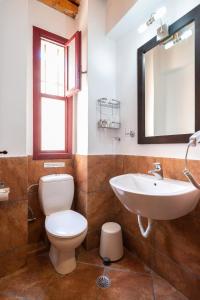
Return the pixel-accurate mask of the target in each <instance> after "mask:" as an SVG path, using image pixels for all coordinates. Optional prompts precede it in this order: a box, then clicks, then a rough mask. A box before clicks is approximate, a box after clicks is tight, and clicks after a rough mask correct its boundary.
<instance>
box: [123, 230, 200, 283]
mask: <svg viewBox="0 0 200 300" xmlns="http://www.w3.org/2000/svg"><path fill="white" fill-rule="evenodd" d="M125 231H127V232H128V234H130V235H131V237H132V238H133V239H134V240H135V241H139V242H140V243H143V241H142V240H140V239H138V238H135V237H134V236H133V235H132V233H131V232H130V231H129V230H125ZM150 247H151V249H152V250H153V251H154V252H155V251H156V252H158V254H159V255H161V256H163V257H166V258H167V259H168V260H170V261H171V262H172V263H173V264H175V265H176V266H177V267H178V268H180V269H181V270H183V271H184V272H186V273H190V274H191V275H192V276H193V277H194V278H195V279H198V280H199V279H200V275H198V274H195V273H193V272H192V271H191V269H189V268H187V267H186V266H185V265H184V266H183V265H180V264H178V263H177V262H176V261H175V260H173V259H172V258H171V257H169V256H167V255H166V254H164V253H162V252H160V251H159V250H157V249H156V248H155V247H153V246H152V245H150ZM139 259H140V260H141V261H142V259H141V258H139ZM143 263H144V262H143ZM144 264H145V263H144ZM147 267H148V266H147ZM149 268H150V269H153V267H152V265H151V266H150V267H149Z"/></svg>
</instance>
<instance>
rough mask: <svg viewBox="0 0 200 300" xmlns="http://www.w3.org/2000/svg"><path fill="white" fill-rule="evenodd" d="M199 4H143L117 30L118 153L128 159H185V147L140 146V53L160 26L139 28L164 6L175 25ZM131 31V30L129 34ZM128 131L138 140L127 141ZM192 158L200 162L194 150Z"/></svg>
mask: <svg viewBox="0 0 200 300" xmlns="http://www.w3.org/2000/svg"><path fill="white" fill-rule="evenodd" d="M198 4H200V1H199V0H190V1H188V0H176V1H171V0H154V1H149V0H140V1H138V2H137V3H136V5H135V10H132V11H130V12H129V13H128V16H126V17H128V21H129V22H127V20H126V21H125V20H124V22H123V26H122V27H121V30H120V26H119V27H118V28H117V31H115V33H114V38H117V85H116V86H117V97H118V98H119V100H121V117H122V118H121V121H122V128H121V142H120V143H119V147H118V153H120V154H128V155H147V156H165V157H177V158H184V155H185V150H186V144H170V145H169V144H161V145H154V144H151V145H138V143H137V49H138V48H139V47H140V46H142V45H143V44H145V43H146V42H147V41H148V40H150V39H151V38H152V37H153V36H155V33H156V27H157V26H158V24H153V25H152V26H150V27H149V28H148V30H147V31H146V32H145V33H144V34H139V33H138V32H137V28H138V26H139V25H140V24H142V23H144V22H145V20H146V19H147V18H148V17H149V16H150V14H151V13H152V12H153V11H155V10H156V9H157V8H159V7H161V6H163V5H164V6H166V7H167V14H166V16H165V20H166V21H167V23H168V24H172V23H173V22H175V21H176V20H177V19H179V18H180V17H181V16H183V15H184V14H186V13H187V12H189V11H190V10H191V9H193V8H194V7H195V6H197V5H198ZM130 29H131V30H130ZM126 128H131V129H133V130H134V131H135V132H136V137H135V138H129V137H125V135H124V132H125V129H126ZM190 157H191V158H194V159H200V151H199V149H196V148H194V149H192V150H191V152H190Z"/></svg>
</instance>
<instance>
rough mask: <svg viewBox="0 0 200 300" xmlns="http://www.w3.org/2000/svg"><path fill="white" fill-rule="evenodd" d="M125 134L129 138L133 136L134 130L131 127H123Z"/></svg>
mask: <svg viewBox="0 0 200 300" xmlns="http://www.w3.org/2000/svg"><path fill="white" fill-rule="evenodd" d="M125 136H130V137H131V138H134V137H135V131H134V130H133V129H126V128H125Z"/></svg>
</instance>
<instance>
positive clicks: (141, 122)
mask: <svg viewBox="0 0 200 300" xmlns="http://www.w3.org/2000/svg"><path fill="white" fill-rule="evenodd" d="M192 22H194V25H195V131H198V130H200V5H198V6H197V7H195V8H194V9H193V10H191V11H190V12H188V13H187V14H186V15H184V16H183V17H182V18H180V19H179V20H177V21H176V22H175V23H173V24H172V25H171V26H169V36H171V35H173V34H174V33H176V32H177V31H179V30H181V29H182V28H183V27H185V26H187V25H188V24H190V23H192ZM159 43H160V42H157V40H156V37H154V38H153V39H151V40H150V41H148V42H147V43H146V44H144V45H143V46H142V47H140V48H139V49H138V50H137V62H138V144H169V143H187V142H188V140H189V137H190V135H191V134H193V133H194V132H191V134H176V135H162V136H148V137H146V136H145V61H144V54H145V53H146V52H147V51H149V50H151V49H153V48H154V47H156V46H157V45H159Z"/></svg>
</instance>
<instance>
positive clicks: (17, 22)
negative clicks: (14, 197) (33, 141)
mask: <svg viewBox="0 0 200 300" xmlns="http://www.w3.org/2000/svg"><path fill="white" fill-rule="evenodd" d="M27 36H28V2H27V0H3V1H1V2H0V41H1V46H0V150H8V152H9V155H10V156H13V155H25V154H26V84H27V79H26V75H27V74H26V67H27V65H26V62H27Z"/></svg>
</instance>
